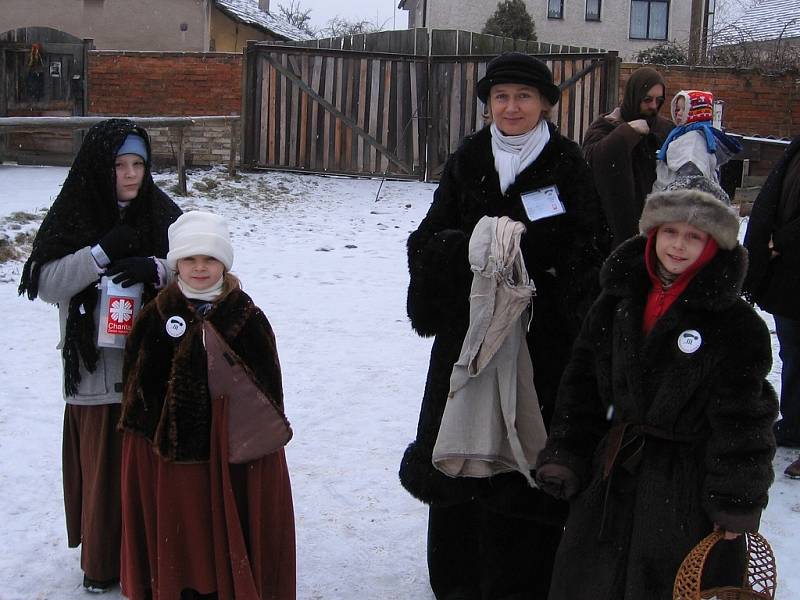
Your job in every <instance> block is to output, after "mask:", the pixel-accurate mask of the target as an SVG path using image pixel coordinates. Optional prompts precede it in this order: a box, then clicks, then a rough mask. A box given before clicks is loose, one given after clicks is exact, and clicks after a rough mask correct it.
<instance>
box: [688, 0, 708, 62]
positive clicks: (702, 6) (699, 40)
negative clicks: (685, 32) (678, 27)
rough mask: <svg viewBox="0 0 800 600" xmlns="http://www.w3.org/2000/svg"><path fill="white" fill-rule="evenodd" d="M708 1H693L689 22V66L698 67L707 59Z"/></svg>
mask: <svg viewBox="0 0 800 600" xmlns="http://www.w3.org/2000/svg"><path fill="white" fill-rule="evenodd" d="M705 26H706V0H692V13H691V20H690V22H689V64H690V65H696V64H698V63H701V62H703V60H704V59H705V47H706V44H705V40H706V31H705Z"/></svg>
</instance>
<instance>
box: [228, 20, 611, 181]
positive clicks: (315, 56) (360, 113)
mask: <svg viewBox="0 0 800 600" xmlns="http://www.w3.org/2000/svg"><path fill="white" fill-rule="evenodd" d="M420 31H423V32H424V30H410V31H409V32H407V33H408V36H406V37H407V38H408V39H406V38H405V37H403V36H400V37H398V36H386V35H384V36H383V37H375V38H374V39H373V38H369V36H366V37H365V36H358V39H356V36H353V38H352V39H339V38H336V39H334V40H333V41H331V40H328V41H327V42H328V43H324V42H325V41H319V40H317V41H316V44H317V45H318V46H317V47H299V46H294V45H288V44H277V43H274V42H261V43H251V44H250V45H248V47H247V49H246V51H245V85H244V94H243V98H244V100H243V105H244V106H243V110H242V118H243V152H242V161H243V163H245V164H248V165H250V166H255V167H265V168H277V169H297V170H303V171H310V172H320V173H340V174H350V175H365V176H385V175H389V176H392V177H410V178H415V179H425V180H428V181H430V180H435V179H438V178H439V175H440V174H441V169H442V167H443V165H444V162H445V161H446V160H447V157H448V156H449V155H450V153H452V152H453V151H454V150H455V149H456V148H457V147H458V144H459V143H460V141H461V139H462V138H463V137H464V136H465V135H468V134H470V133H472V132H474V131H476V130H478V129H480V128H481V127H483V125H484V122H485V119H484V106H483V104H482V103H481V102H480V101H479V100H477V98H476V96H475V85H476V83H477V82H478V80H479V79H480V78H481V77H483V75H484V74H485V72H486V65H487V63H488V62H489V61H490V60H491V59H492V58H493V57H494V56H496V52H493V53H491V54H477V52H487V48H486V47H485V42H486V41H487V40H486V36H482V37H480V38H478V39H476V38H475V37H474V36H472V34H470V36H472V37H469V38H468V39H467V36H465V35H461V34H462V33H464V32H437V31H434V32H432V35H431V38H430V40H428V38H426V37H425V35H427V33H425V34H423V35H422V36H421V35H420ZM384 33H403V32H384ZM450 33H454V34H455V35H449V34H450ZM412 34H413V37H412ZM437 34H438V35H437ZM445 34H447V35H445ZM376 36H377V34H376ZM488 37H489V38H491V37H493V36H488ZM362 38H363V39H362ZM462 38H463V39H462ZM499 39H500V40H502V39H503V38H499ZM459 40H461V43H460V44H459ZM428 41H430V42H431V43H430V44H429V43H428ZM489 41H492V40H489ZM512 41H513V40H512ZM382 42H385V43H386V44H388V46H386V48H387V49H390V50H391V52H378V51H374V48H375V47H376V46H378V45H379V44H380V43H382ZM406 42H407V43H406ZM522 43H524V44H528V45H529V46H530V45H531V44H534V45H535V46H534V47H528V46H526V47H525V48H524V50H525V51H529V52H530V51H531V50H538V51H539V53H538V54H537V56H538V57H539V58H540V59H542V60H544V61H545V62H546V63H547V65H548V66H549V67H550V69H551V71H552V72H553V77H554V81H555V83H556V84H557V85H559V87H560V88H561V101H560V102H559V103H558V104H557V105H556V107H555V108H554V110H553V111H552V113H551V116H550V119H551V121H552V122H553V123H554V124H555V125H556V126H557V127H559V129H560V131H561V132H562V133H563V134H564V135H566V136H567V137H570V138H572V139H574V140H575V141H577V142H578V143H580V141H581V140H582V139H583V135H584V133H585V131H586V129H587V128H588V126H589V124H590V123H591V121H592V120H594V118H595V117H596V116H597V115H598V114H600V113H602V112H604V111H607V110H610V109H611V107H612V106H613V105H614V104H615V103H616V101H617V81H618V76H619V75H618V58H617V53H616V52H602V51H597V50H594V51H588V50H589V49H578V48H572V47H570V48H568V49H567V50H569V51H568V52H565V51H564V50H563V49H561V50H559V49H556V48H552V49H551V47H550V46H547V48H546V49H547V50H550V51H551V52H550V53H546V54H542V53H541V51H542V50H545V48H543V46H545V45H543V44H536V43H535V42H522ZM367 48H370V50H367ZM448 50H450V51H452V52H458V53H459V54H450V55H445V54H442V52H445V51H448ZM576 50H582V51H580V52H575V51H576ZM420 52H424V53H425V54H420ZM462 52H463V54H461V53H462ZM472 52H476V54H472Z"/></svg>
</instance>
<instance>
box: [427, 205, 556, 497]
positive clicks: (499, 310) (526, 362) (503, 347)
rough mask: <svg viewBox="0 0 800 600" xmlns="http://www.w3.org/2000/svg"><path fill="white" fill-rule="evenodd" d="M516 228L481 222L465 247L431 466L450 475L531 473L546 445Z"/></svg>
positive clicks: (504, 220)
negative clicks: (462, 329) (456, 335)
mask: <svg viewBox="0 0 800 600" xmlns="http://www.w3.org/2000/svg"><path fill="white" fill-rule="evenodd" d="M524 232H525V226H524V225H523V224H522V223H519V222H517V221H513V220H511V219H509V218H508V217H499V218H498V217H483V218H482V219H481V220H480V221H478V224H477V225H476V226H475V229H474V231H473V232H472V236H471V238H470V242H469V261H470V265H471V268H472V271H473V279H472V288H471V291H470V322H469V329H468V331H467V334H466V336H465V337H464V343H463V345H462V347H461V355H460V356H459V358H458V360H457V361H456V363H455V364H454V365H453V372H452V374H451V376H450V393H449V395H448V400H447V404H446V406H445V410H444V414H443V416H442V422H441V425H440V427H439V435H438V437H437V439H436V445H435V446H434V448H433V457H432V460H433V465H434V466H435V467H436V468H437V469H439V470H440V471H442V472H443V473H445V474H446V475H449V476H451V477H491V476H492V475H495V474H497V473H504V472H507V471H519V472H520V473H522V474H523V475H524V476H525V478H526V479H527V480H528V483H529V484H530V485H531V486H532V487H535V483H534V481H533V478H532V477H531V475H530V470H531V467H532V465H533V464H534V463H535V460H536V455H537V454H538V453H539V450H541V449H542V448H543V447H544V445H545V442H546V441H547V433H546V431H545V427H544V422H543V420H542V414H541V410H540V408H539V399H538V397H537V395H536V389H535V387H534V385H533V364H532V363H531V357H530V353H529V352H528V345H527V343H526V333H527V329H528V323H529V318H530V317H529V314H530V309H529V307H530V302H531V297H532V296H533V295H534V294H535V287H534V285H533V283H532V282H531V280H530V277H529V276H528V272H527V270H526V269H525V263H524V261H523V259H522V254H521V252H520V238H521V237H522V234H523V233H524Z"/></svg>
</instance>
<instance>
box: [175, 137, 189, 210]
mask: <svg viewBox="0 0 800 600" xmlns="http://www.w3.org/2000/svg"><path fill="white" fill-rule="evenodd" d="M177 132H178V156H177V158H176V162H177V167H178V191H179V192H180V194H181V195H182V196H186V195H187V191H186V160H185V159H186V157H185V155H184V153H185V151H186V144H185V142H184V139H183V127H182V126H178V127H177Z"/></svg>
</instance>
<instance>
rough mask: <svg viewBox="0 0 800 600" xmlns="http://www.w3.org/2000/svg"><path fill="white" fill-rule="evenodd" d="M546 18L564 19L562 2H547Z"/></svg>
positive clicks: (559, 0) (558, 0) (556, 0)
mask: <svg viewBox="0 0 800 600" xmlns="http://www.w3.org/2000/svg"><path fill="white" fill-rule="evenodd" d="M547 18H548V19H563V18H564V0H547Z"/></svg>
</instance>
